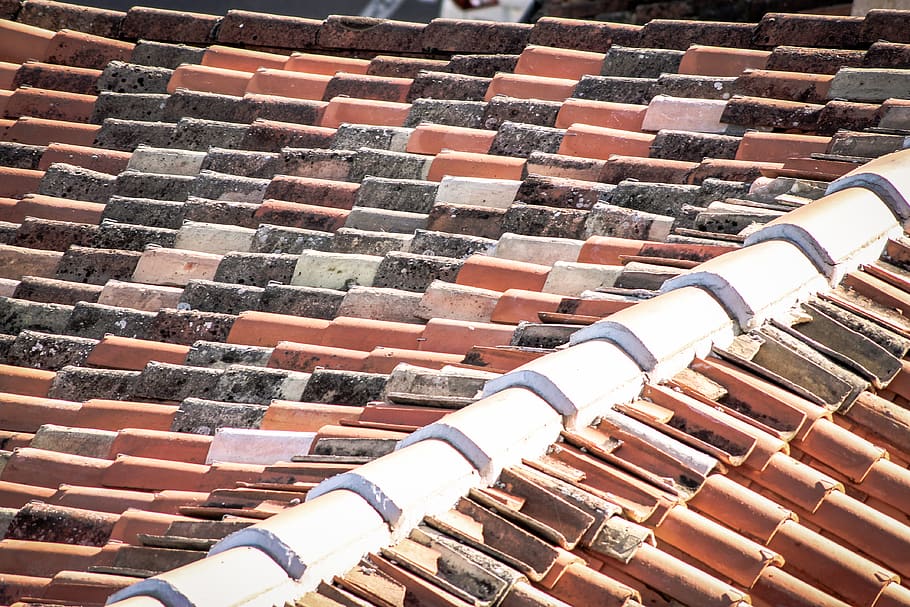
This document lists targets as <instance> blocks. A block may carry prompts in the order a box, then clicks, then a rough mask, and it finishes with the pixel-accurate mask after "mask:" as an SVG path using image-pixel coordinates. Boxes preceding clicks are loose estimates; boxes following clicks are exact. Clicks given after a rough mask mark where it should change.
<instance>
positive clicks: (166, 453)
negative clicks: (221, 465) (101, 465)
mask: <svg viewBox="0 0 910 607" xmlns="http://www.w3.org/2000/svg"><path fill="white" fill-rule="evenodd" d="M211 444H212V437H211V436H200V435H198V434H189V433H186V432H164V431H161V430H143V429H135V428H128V429H124V430H121V431H120V432H118V433H117V438H116V439H114V443H113V445H111V451H110V456H111V457H112V458H115V457H117V456H118V455H135V456H138V457H157V458H161V459H167V460H173V461H176V462H187V463H190V464H204V463H205V458H206V455H208V452H209V447H210V446H211Z"/></svg>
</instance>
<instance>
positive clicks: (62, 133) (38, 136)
mask: <svg viewBox="0 0 910 607" xmlns="http://www.w3.org/2000/svg"><path fill="white" fill-rule="evenodd" d="M100 129H101V127H100V126H99V125H97V124H80V123H78V122H66V121H62V120H47V119H44V118H29V117H27V116H23V117H22V118H18V119H17V120H16V121H15V123H13V124H12V125H11V126H10V127H9V130H8V131H7V133H6V139H7V140H9V141H15V142H18V143H28V144H31V145H49V144H51V143H69V144H73V145H82V146H90V145H92V144H93V143H94V142H95V135H96V134H97V133H98V131H99V130H100Z"/></svg>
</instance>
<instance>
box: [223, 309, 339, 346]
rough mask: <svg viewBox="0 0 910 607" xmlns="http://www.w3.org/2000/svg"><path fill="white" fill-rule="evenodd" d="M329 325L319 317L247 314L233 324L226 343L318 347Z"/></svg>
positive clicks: (250, 312)
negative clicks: (300, 343) (310, 345)
mask: <svg viewBox="0 0 910 607" xmlns="http://www.w3.org/2000/svg"><path fill="white" fill-rule="evenodd" d="M329 324H330V321H328V320H320V319H317V318H304V317H296V316H286V315H284V314H270V313H268V312H254V311H247V312H243V313H241V314H240V316H238V317H237V320H236V321H234V325H233V326H232V327H231V332H230V333H229V334H228V337H227V342H228V343H231V344H245V345H248V346H275V345H277V344H278V342H281V341H296V342H302V343H310V344H319V343H322V339H323V334H324V331H325V330H326V329H327V328H328V326H329Z"/></svg>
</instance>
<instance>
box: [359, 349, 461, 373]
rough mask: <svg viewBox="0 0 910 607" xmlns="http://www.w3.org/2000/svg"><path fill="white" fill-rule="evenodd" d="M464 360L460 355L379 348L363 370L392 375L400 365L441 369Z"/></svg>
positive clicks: (372, 353) (372, 352)
mask: <svg viewBox="0 0 910 607" xmlns="http://www.w3.org/2000/svg"><path fill="white" fill-rule="evenodd" d="M463 358H464V356H463V355H460V354H444V353H441V352H429V351H426V350H416V349H410V350H408V349H404V348H388V347H383V346H378V347H376V348H374V349H373V350H372V351H371V352H370V355H369V357H368V358H367V361H366V366H365V367H364V369H363V370H364V371H369V372H371V373H391V372H392V370H393V369H394V368H395V367H396V366H398V364H399V363H408V364H411V365H417V366H419V367H426V368H429V369H441V368H442V367H444V366H446V365H451V364H457V363H460V362H461V360H462V359H463Z"/></svg>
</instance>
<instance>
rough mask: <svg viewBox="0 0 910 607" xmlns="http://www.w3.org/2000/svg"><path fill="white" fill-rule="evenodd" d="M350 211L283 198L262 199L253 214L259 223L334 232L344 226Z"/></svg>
mask: <svg viewBox="0 0 910 607" xmlns="http://www.w3.org/2000/svg"><path fill="white" fill-rule="evenodd" d="M349 214H350V211H349V210H347V209H334V208H331V207H326V206H318V205H313V204H301V203H297V202H288V201H285V200H264V201H262V204H260V205H259V208H258V209H256V212H255V213H254V214H253V217H255V218H256V219H257V220H258V221H259V222H260V223H271V224H275V225H280V226H287V227H293V228H305V229H307V230H320V231H323V232H334V231H335V230H337V229H339V228H343V227H344V223H345V221H346V220H347V218H348V215H349Z"/></svg>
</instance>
